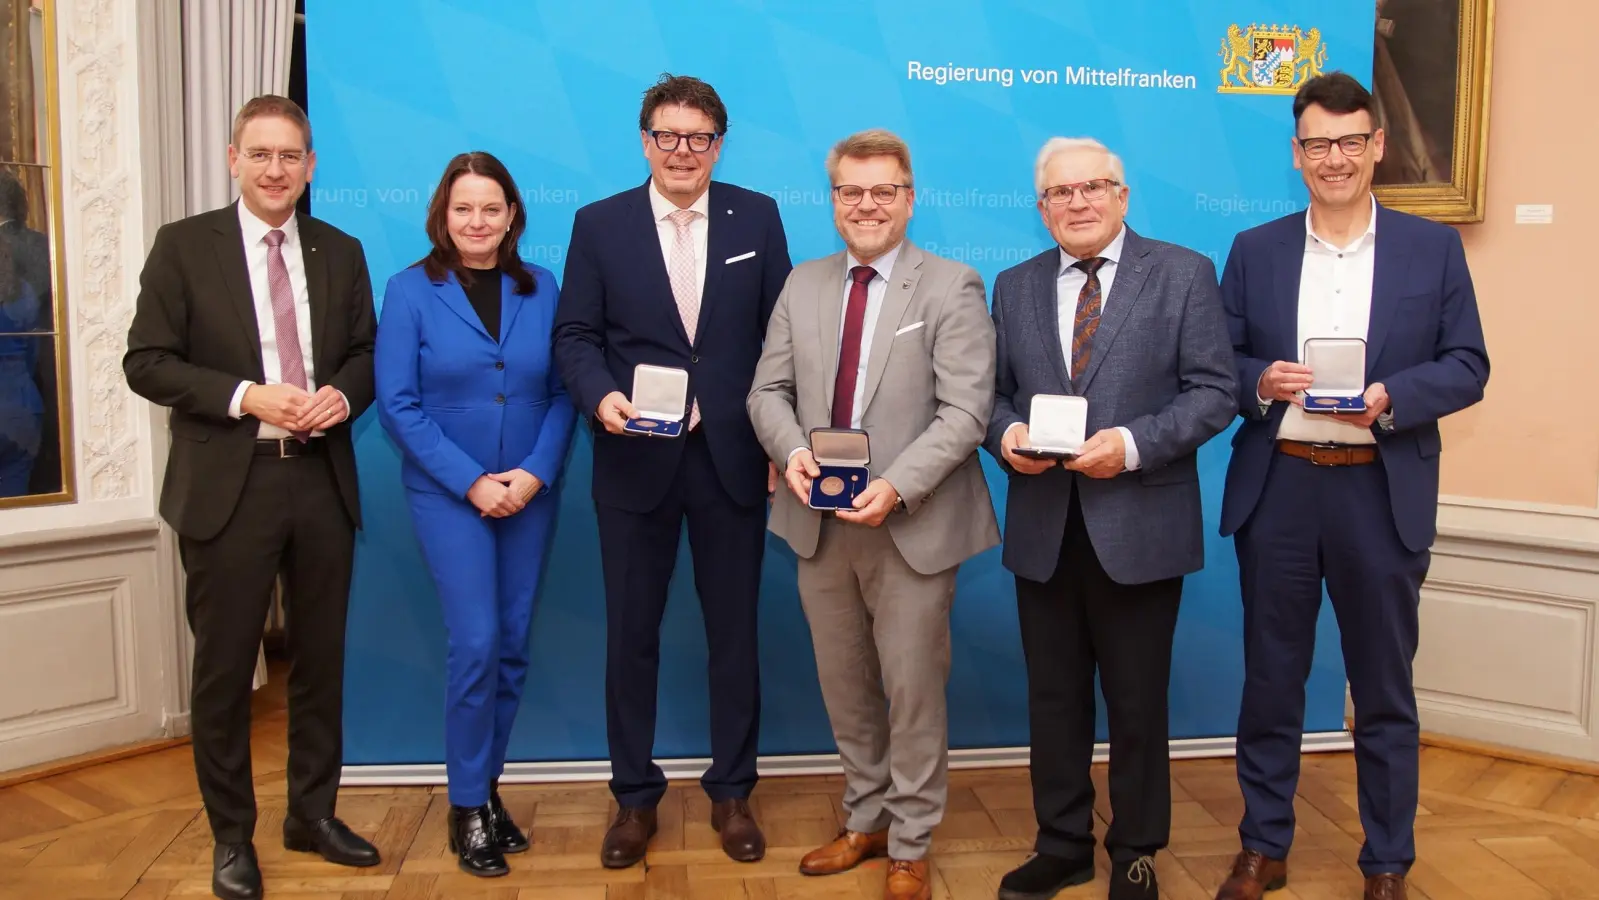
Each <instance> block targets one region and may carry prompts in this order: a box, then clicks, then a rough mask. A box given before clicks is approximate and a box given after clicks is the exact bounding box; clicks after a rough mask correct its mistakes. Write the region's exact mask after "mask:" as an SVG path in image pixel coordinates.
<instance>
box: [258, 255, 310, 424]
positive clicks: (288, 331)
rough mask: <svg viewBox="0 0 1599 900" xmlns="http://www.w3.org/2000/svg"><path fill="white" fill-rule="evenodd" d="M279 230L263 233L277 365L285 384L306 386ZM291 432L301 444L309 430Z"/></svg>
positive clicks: (291, 291) (291, 287) (302, 358)
mask: <svg viewBox="0 0 1599 900" xmlns="http://www.w3.org/2000/svg"><path fill="white" fill-rule="evenodd" d="M284 237H285V235H284V233H283V232H282V231H279V230H278V229H276V228H274V229H272V230H271V231H269V232H267V233H266V245H267V292H268V293H269V294H271V295H272V328H273V331H274V333H275V334H276V336H277V342H278V367H279V370H280V373H281V375H280V378H281V380H282V382H283V383H284V384H292V385H294V386H296V387H298V388H299V389H300V390H307V388H306V381H305V357H304V355H302V354H301V353H300V329H299V327H298V326H297V324H296V322H295V318H294V287H293V285H291V284H290V283H289V267H288V266H287V265H285V264H284V262H283V239H284ZM294 436H295V437H296V438H298V439H299V440H300V442H301V443H302V444H303V443H305V441H306V440H307V439H308V438H310V437H311V433H310V432H309V431H296V432H294Z"/></svg>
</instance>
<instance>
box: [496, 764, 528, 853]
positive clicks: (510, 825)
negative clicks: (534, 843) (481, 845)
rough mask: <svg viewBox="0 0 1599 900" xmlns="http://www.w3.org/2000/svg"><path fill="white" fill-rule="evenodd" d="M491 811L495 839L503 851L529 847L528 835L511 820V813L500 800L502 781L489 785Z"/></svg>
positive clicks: (519, 850) (513, 851)
mask: <svg viewBox="0 0 1599 900" xmlns="http://www.w3.org/2000/svg"><path fill="white" fill-rule="evenodd" d="M489 813H490V816H491V818H492V819H493V824H494V840H495V842H496V843H498V844H499V846H500V852H502V853H521V852H523V851H524V850H526V849H527V835H525V834H523V833H522V829H520V828H518V827H516V823H515V822H513V821H511V814H510V813H509V812H507V811H506V809H505V804H504V803H501V802H500V783H499V782H498V781H496V782H494V783H493V784H491V785H489Z"/></svg>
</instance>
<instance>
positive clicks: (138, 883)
mask: <svg viewBox="0 0 1599 900" xmlns="http://www.w3.org/2000/svg"><path fill="white" fill-rule="evenodd" d="M276 680H277V681H278V683H279V684H281V681H282V679H281V677H279V678H278V679H276ZM274 703H275V698H274V697H273V695H272V694H271V692H270V691H267V692H264V694H263V696H261V697H258V698H257V717H256V722H257V725H256V729H255V740H254V772H255V776H256V784H257V791H258V797H259V798H260V804H261V820H260V824H259V826H258V828H257V844H256V846H257V850H258V852H259V853H260V856H261V860H262V867H263V870H264V872H265V875H266V886H267V896H268V898H269V900H444V898H449V900H654V898H660V900H668V898H671V900H733V898H739V900H801V898H813V897H814V898H822V897H826V898H839V900H848V898H854V897H860V898H871V900H876V898H878V897H881V895H882V894H881V892H882V885H883V879H884V877H885V869H884V865H883V863H882V862H881V861H875V862H873V863H869V864H867V865H866V866H864V867H862V868H861V869H860V870H858V871H857V872H854V873H849V874H846V875H841V876H836V877H832V878H807V877H804V876H801V875H799V874H798V873H797V871H796V865H797V863H798V861H799V858H800V856H801V855H803V854H804V853H805V852H806V851H807V850H809V849H810V848H811V847H812V846H814V845H815V844H817V843H819V842H821V841H823V840H826V839H827V838H829V837H831V836H832V835H833V833H834V831H835V829H836V828H837V826H838V823H839V822H840V821H841V814H840V809H839V799H838V795H839V790H840V787H841V780H840V779H839V778H836V777H795V778H768V779H766V780H764V781H763V782H762V783H761V785H760V787H759V788H758V789H757V792H756V795H755V797H754V799H753V802H752V806H753V807H754V808H755V811H756V814H757V815H758V817H759V819H760V821H761V822H762V823H763V825H764V827H765V830H766V835H767V840H768V844H769V851H768V854H767V857H766V859H765V860H763V861H762V862H759V863H754V864H739V863H734V862H731V861H729V860H728V859H727V858H726V857H725V856H723V855H722V853H721V851H720V850H719V849H718V844H717V838H716V835H715V834H714V833H713V832H712V831H711V828H710V826H709V824H708V822H709V816H710V810H709V804H708V802H707V801H706V799H705V797H704V794H703V793H701V792H700V791H699V789H698V788H697V786H695V785H693V784H692V783H690V784H681V785H678V784H674V785H673V786H672V788H671V789H670V790H669V791H668V793H667V796H666V799H665V801H664V803H663V805H662V807H661V829H660V833H659V834H658V835H657V837H656V838H655V840H654V841H653V842H652V844H651V852H650V855H649V859H648V863H647V866H639V867H635V868H633V869H628V870H623V871H610V870H606V869H604V868H602V867H600V865H599V863H598V852H599V845H600V840H601V837H602V835H603V834H604V831H605V826H606V824H607V822H608V819H609V816H610V814H611V810H612V806H611V800H610V796H609V794H608V793H607V791H606V789H605V787H604V786H603V785H598V784H596V785H577V786H573V785H561V786H545V785H538V786H515V785H513V786H507V787H506V788H505V789H504V791H503V793H504V794H505V798H506V802H507V804H508V805H509V806H510V808H511V811H512V814H513V815H514V817H515V818H516V819H517V821H519V822H521V823H522V824H523V825H524V826H530V831H531V834H532V837H533V842H534V844H533V848H532V851H531V852H530V853H527V854H523V855H520V856H515V857H512V858H511V863H512V867H513V871H512V873H511V875H509V876H508V877H505V878H499V879H491V880H479V879H476V878H472V877H469V876H467V875H464V874H461V873H460V872H458V871H457V870H456V868H455V865H454V861H453V858H452V857H450V855H449V854H448V853H447V851H446V849H445V837H444V822H445V813H446V811H447V802H448V801H447V800H446V798H445V795H444V792H443V789H442V788H438V789H431V788H403V789H347V790H345V791H344V792H343V793H342V794H341V800H340V809H339V812H340V815H341V816H343V817H344V818H345V820H346V821H348V822H349V823H350V824H351V826H352V827H354V828H355V829H357V830H358V831H360V832H361V833H363V834H365V835H367V836H369V837H372V838H374V840H375V841H376V843H377V844H378V846H379V848H380V849H381V850H382V852H383V854H384V860H385V862H384V865H383V866H382V867H380V868H377V869H369V870H352V869H342V868H339V867H336V866H332V865H329V864H326V863H324V862H322V861H321V860H319V859H317V858H315V857H312V856H309V855H305V854H295V853H289V852H287V851H285V850H283V849H282V847H281V845H280V844H279V843H277V842H276V841H275V840H274V838H276V837H277V835H278V830H279V828H280V826H281V822H282V817H283V811H284V793H285V781H284V763H285V760H286V752H287V750H286V746H285V744H284V730H283V729H284V724H285V718H286V717H285V715H284V713H283V712H282V710H281V708H279V707H277V706H275V705H274ZM1094 774H1095V779H1096V782H1097V783H1098V786H1099V789H1100V790H1099V804H1098V811H1099V816H1100V821H1099V822H1098V826H1099V829H1100V834H1101V836H1103V833H1104V832H1103V829H1104V818H1105V817H1106V816H1107V815H1108V813H1109V808H1108V807H1109V804H1108V798H1107V796H1106V793H1105V770H1104V768H1103V767H1097V768H1096V770H1095V773H1094ZM1421 788H1422V791H1421V796H1422V804H1423V809H1422V811H1421V815H1420V817H1419V822H1418V826H1417V844H1418V849H1419V856H1420V862H1418V863H1417V865H1416V867H1415V869H1414V870H1413V872H1412V873H1411V880H1410V885H1411V896H1412V897H1416V898H1430V900H1519V898H1527V900H1533V898H1539V900H1542V898H1599V779H1596V778H1594V777H1592V776H1588V775H1579V774H1571V773H1567V772H1563V771H1557V770H1554V769H1548V768H1542V767H1539V766H1533V765H1527V764H1522V763H1514V762H1507V761H1504V760H1496V759H1493V758H1490V757H1486V756H1478V755H1474V754H1470V753H1463V752H1457V751H1452V750H1444V749H1439V748H1433V747H1429V748H1426V749H1424V750H1423V754H1422V769H1421ZM1172 795H1173V800H1174V808H1173V826H1174V830H1173V834H1172V844H1171V848H1170V849H1169V850H1168V851H1165V852H1163V853H1161V854H1160V856H1159V857H1158V859H1157V870H1158V873H1159V878H1160V883H1161V887H1162V890H1163V896H1165V897H1168V898H1172V900H1210V898H1211V897H1212V896H1213V895H1214V892H1215V889H1216V886H1217V884H1218V883H1219V882H1220V880H1221V879H1222V877H1223V876H1224V874H1225V872H1226V868H1227V866H1228V864H1229V862H1230V860H1231V857H1232V854H1233V853H1234V852H1235V851H1236V849H1237V832H1236V826H1237V822H1238V818H1239V815H1240V813H1241V810H1242V801H1241V799H1240V797H1239V793H1238V786H1237V782H1236V780H1235V778H1234V775H1233V763H1232V761H1231V760H1228V759H1221V760H1189V761H1182V762H1178V763H1176V764H1175V765H1174V770H1173V779H1172ZM1030 802H1031V800H1030V793H1029V786H1028V778H1027V771H1026V770H1025V769H1003V770H987V771H958V772H954V773H952V774H951V789H950V802H949V811H948V814H947V816H946V818H945V821H944V824H943V825H942V827H940V828H939V830H938V832H937V834H936V836H935V842H934V855H933V859H934V871H935V878H936V892H935V894H934V896H935V897H938V898H942V900H990V898H993V897H994V896H995V892H996V889H997V886H998V882H999V878H1000V877H1001V875H1003V874H1004V873H1005V872H1006V871H1007V870H1008V869H1009V868H1010V867H1012V866H1013V865H1015V864H1017V863H1018V862H1020V861H1021V860H1022V859H1023V858H1025V856H1026V855H1027V852H1028V848H1029V847H1030V845H1031V840H1032V836H1033V831H1034V823H1033V818H1032V813H1031V809H1030ZM1297 807H1298V823H1299V834H1298V838H1297V842H1296V846H1295V850H1294V854H1293V857H1292V859H1291V862H1290V866H1291V873H1290V885H1289V887H1288V888H1287V889H1285V890H1283V891H1280V892H1277V893H1275V894H1272V895H1271V897H1272V900H1341V898H1347V900H1359V898H1360V895H1361V880H1360V874H1359V871H1358V870H1357V869H1356V867H1355V858H1356V854H1357V853H1358V851H1359V847H1360V840H1361V827H1360V819H1359V816H1358V814H1357V812H1356V795H1355V770H1354V760H1353V757H1352V756H1350V755H1347V754H1327V755H1315V756H1307V757H1306V758H1305V765H1304V775H1303V777H1302V780H1301V783H1300V796H1299V801H1298V804H1297ZM210 858H211V843H210V836H209V831H208V829H207V826H206V823H205V817H204V814H203V813H202V811H201V807H200V801H199V796H198V792H197V790H196V788H195V786H194V771H193V765H192V761H191V757H190V751H189V750H188V748H186V747H180V748H176V749H171V750H163V751H160V752H157V753H152V754H148V755H145V756H140V757H136V758H132V759H126V760H121V761H118V762H113V763H108V764H105V765H101V766H95V767H90V768H85V769H81V770H78V771H75V772H71V773H67V774H62V775H56V776H54V777H49V778H45V779H43V780H39V781H32V782H27V783H23V784H19V785H16V786H14V787H10V788H6V789H4V790H0V900H66V898H108V900H115V898H125V900H162V898H181V897H207V896H210ZM1100 863H1101V878H1099V879H1098V880H1096V881H1095V882H1094V883H1093V884H1089V885H1085V886H1083V887H1080V888H1074V889H1072V890H1071V891H1067V892H1064V893H1062V894H1061V895H1060V896H1061V898H1063V900H1087V898H1103V897H1104V896H1105V891H1106V885H1105V879H1104V877H1103V876H1104V874H1105V873H1106V871H1108V864H1107V863H1106V861H1105V860H1104V859H1103V854H1102V855H1101V861H1100Z"/></svg>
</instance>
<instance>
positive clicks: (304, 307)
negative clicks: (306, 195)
mask: <svg viewBox="0 0 1599 900" xmlns="http://www.w3.org/2000/svg"><path fill="white" fill-rule="evenodd" d="M238 208H239V229H240V230H241V231H242V232H243V233H244V262H245V265H246V266H248V267H249V270H250V294H251V296H252V297H254V299H255V328H256V331H257V332H258V333H259V334H260V338H261V371H262V374H264V375H265V376H266V383H267V384H282V383H283V363H282V360H281V359H280V357H279V356H278V338H277V329H276V328H275V327H274V326H273V324H272V289H271V288H270V287H269V286H268V285H267V243H266V236H267V232H269V231H271V230H272V226H271V225H268V224H267V223H265V222H263V221H261V220H260V219H259V218H257V217H256V215H255V214H254V213H252V212H250V210H249V209H247V208H246V207H245V205H244V203H243V202H242V201H241V202H240V203H239V204H238ZM278 230H279V231H281V232H283V245H282V246H281V247H280V248H279V249H280V250H282V252H283V265H284V267H285V268H287V269H288V270H289V287H290V289H291V290H293V291H294V326H295V331H296V332H298V334H299V337H300V358H301V359H303V360H305V385H306V388H305V389H306V391H307V392H309V393H312V394H314V393H316V389H317V384H316V367H315V363H314V362H313V361H312V359H311V301H310V295H309V294H308V293H307V292H306V287H305V258H304V257H303V256H302V255H301V249H300V224H299V221H298V220H297V219H296V218H295V217H294V216H292V215H291V216H289V220H288V221H287V222H284V223H283V224H282V225H281V226H279V227H278ZM254 383H255V382H253V381H241V382H239V387H238V389H237V390H235V391H234V392H233V402H232V403H230V404H228V415H230V416H232V417H233V418H235V419H237V418H239V417H240V416H242V415H244V412H243V410H242V409H241V406H242V404H243V403H244V391H245V389H246V388H248V387H249V386H250V385H252V384H254ZM345 408H346V409H348V408H349V407H348V404H346V407H345ZM311 434H312V436H314V437H320V436H321V435H322V432H320V431H313V432H311ZM256 436H257V437H259V438H262V439H266V440H278V439H280V438H286V437H289V433H288V432H287V431H285V430H283V429H282V428H279V427H277V426H276V425H268V424H267V423H266V422H262V423H261V428H260V430H259V431H258V432H257V434H256Z"/></svg>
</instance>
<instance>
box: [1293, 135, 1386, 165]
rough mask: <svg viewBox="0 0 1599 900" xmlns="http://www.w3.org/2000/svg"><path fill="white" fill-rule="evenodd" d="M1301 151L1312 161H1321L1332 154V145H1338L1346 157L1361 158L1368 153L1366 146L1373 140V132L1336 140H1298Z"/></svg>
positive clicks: (1315, 138) (1346, 136) (1318, 138)
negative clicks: (1360, 156) (1361, 155)
mask: <svg viewBox="0 0 1599 900" xmlns="http://www.w3.org/2000/svg"><path fill="white" fill-rule="evenodd" d="M1296 140H1298V141H1299V149H1300V150H1302V151H1304V154H1305V155H1306V156H1308V157H1310V158H1311V159H1321V158H1322V157H1324V156H1326V155H1327V154H1328V153H1331V152H1332V145H1333V144H1337V145H1338V150H1339V152H1341V153H1343V155H1345V156H1359V155H1360V154H1362V153H1365V152H1366V144H1367V143H1368V142H1369V141H1370V140H1371V132H1369V131H1368V132H1366V133H1364V134H1346V135H1344V136H1343V137H1336V138H1321V137H1313V138H1296Z"/></svg>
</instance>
